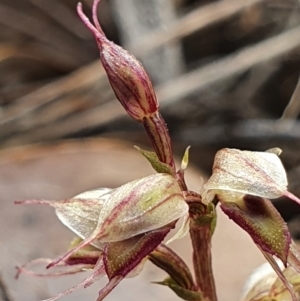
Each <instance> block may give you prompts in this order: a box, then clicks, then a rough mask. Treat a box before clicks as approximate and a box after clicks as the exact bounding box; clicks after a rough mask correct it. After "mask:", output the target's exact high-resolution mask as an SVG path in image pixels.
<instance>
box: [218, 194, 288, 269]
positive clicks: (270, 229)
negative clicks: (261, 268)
mask: <svg viewBox="0 0 300 301" xmlns="http://www.w3.org/2000/svg"><path fill="white" fill-rule="evenodd" d="M217 197H218V199H219V200H220V202H221V208H222V210H223V211H224V212H225V213H226V214H227V215H228V217H229V218H231V219H232V220H233V221H234V222H236V223H237V224H238V225H239V226H240V227H241V228H243V229H244V230H245V231H246V232H247V233H248V234H249V235H250V236H251V238H252V239H253V241H254V242H255V243H256V244H257V245H259V246H260V247H261V249H262V250H263V251H265V252H268V253H269V254H271V255H275V256H277V257H278V258H280V259H281V260H282V262H283V263H284V264H285V265H286V263H287V256H288V252H289V246H290V243H291V237H290V233H289V231H288V228H287V225H286V224H285V222H284V220H283V219H282V217H281V216H280V214H279V213H278V212H277V210H276V209H275V207H274V206H273V204H272V203H271V202H270V201H269V200H268V199H263V198H260V197H257V196H250V195H243V194H240V193H231V192H222V193H220V194H218V195H217Z"/></svg>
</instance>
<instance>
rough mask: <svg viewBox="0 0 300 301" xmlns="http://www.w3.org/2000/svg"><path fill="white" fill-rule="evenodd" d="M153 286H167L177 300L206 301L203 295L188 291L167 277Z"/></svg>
mask: <svg viewBox="0 0 300 301" xmlns="http://www.w3.org/2000/svg"><path fill="white" fill-rule="evenodd" d="M153 283H155V284H160V285H164V286H168V287H169V288H170V289H171V290H172V291H173V292H174V293H175V294H176V295H177V296H178V297H179V298H181V299H183V300H188V301H207V299H206V298H204V296H203V294H202V293H200V292H195V291H192V290H188V289H186V288H184V287H182V286H180V285H178V284H177V283H176V282H175V281H174V280H173V279H172V278H170V277H168V278H166V279H165V280H163V281H159V282H153Z"/></svg>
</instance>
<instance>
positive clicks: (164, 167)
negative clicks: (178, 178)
mask: <svg viewBox="0 0 300 301" xmlns="http://www.w3.org/2000/svg"><path fill="white" fill-rule="evenodd" d="M134 147H135V148H136V149H137V150H138V151H139V152H140V153H141V154H142V155H143V156H144V157H145V158H146V159H147V160H148V161H149V162H150V164H151V165H152V167H153V169H154V170H155V171H157V172H158V173H166V174H169V175H171V176H172V175H174V171H173V168H171V167H170V166H169V165H168V164H165V163H163V162H161V161H160V160H159V158H158V157H157V155H156V153H155V152H150V151H146V150H143V149H141V148H140V147H138V146H134Z"/></svg>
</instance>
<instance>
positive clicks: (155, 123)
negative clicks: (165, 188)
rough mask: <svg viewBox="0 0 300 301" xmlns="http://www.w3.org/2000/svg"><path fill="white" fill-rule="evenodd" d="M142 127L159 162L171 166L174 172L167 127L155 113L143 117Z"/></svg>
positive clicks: (158, 114)
mask: <svg viewBox="0 0 300 301" xmlns="http://www.w3.org/2000/svg"><path fill="white" fill-rule="evenodd" d="M143 125H144V128H145V130H146V132H147V134H148V136H149V138H150V140H151V142H152V145H153V148H154V150H155V152H156V154H157V156H158V158H159V160H160V161H161V162H163V163H166V164H168V165H169V166H171V167H172V168H173V169H174V172H175V163H174V158H173V151H172V145H171V138H170V135H169V130H168V128H167V125H166V123H165V121H164V119H163V117H162V116H161V114H160V113H159V112H156V113H154V114H152V115H150V116H148V117H145V118H144V119H143Z"/></svg>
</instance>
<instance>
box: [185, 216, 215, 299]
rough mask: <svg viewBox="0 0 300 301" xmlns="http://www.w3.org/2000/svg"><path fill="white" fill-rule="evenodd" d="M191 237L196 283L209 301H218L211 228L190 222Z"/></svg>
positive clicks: (207, 225) (193, 221)
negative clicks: (213, 270)
mask: <svg viewBox="0 0 300 301" xmlns="http://www.w3.org/2000/svg"><path fill="white" fill-rule="evenodd" d="M190 236H191V240H192V246H193V250H194V251H193V264H194V271H195V277H196V283H197V285H198V286H199V289H200V291H201V292H202V293H203V295H204V296H205V297H206V298H207V299H208V300H209V301H217V295H216V287H215V281H214V277H213V272H212V255H211V226H210V225H209V224H205V225H199V224H198V223H197V222H196V221H195V220H193V219H191V221H190Z"/></svg>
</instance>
